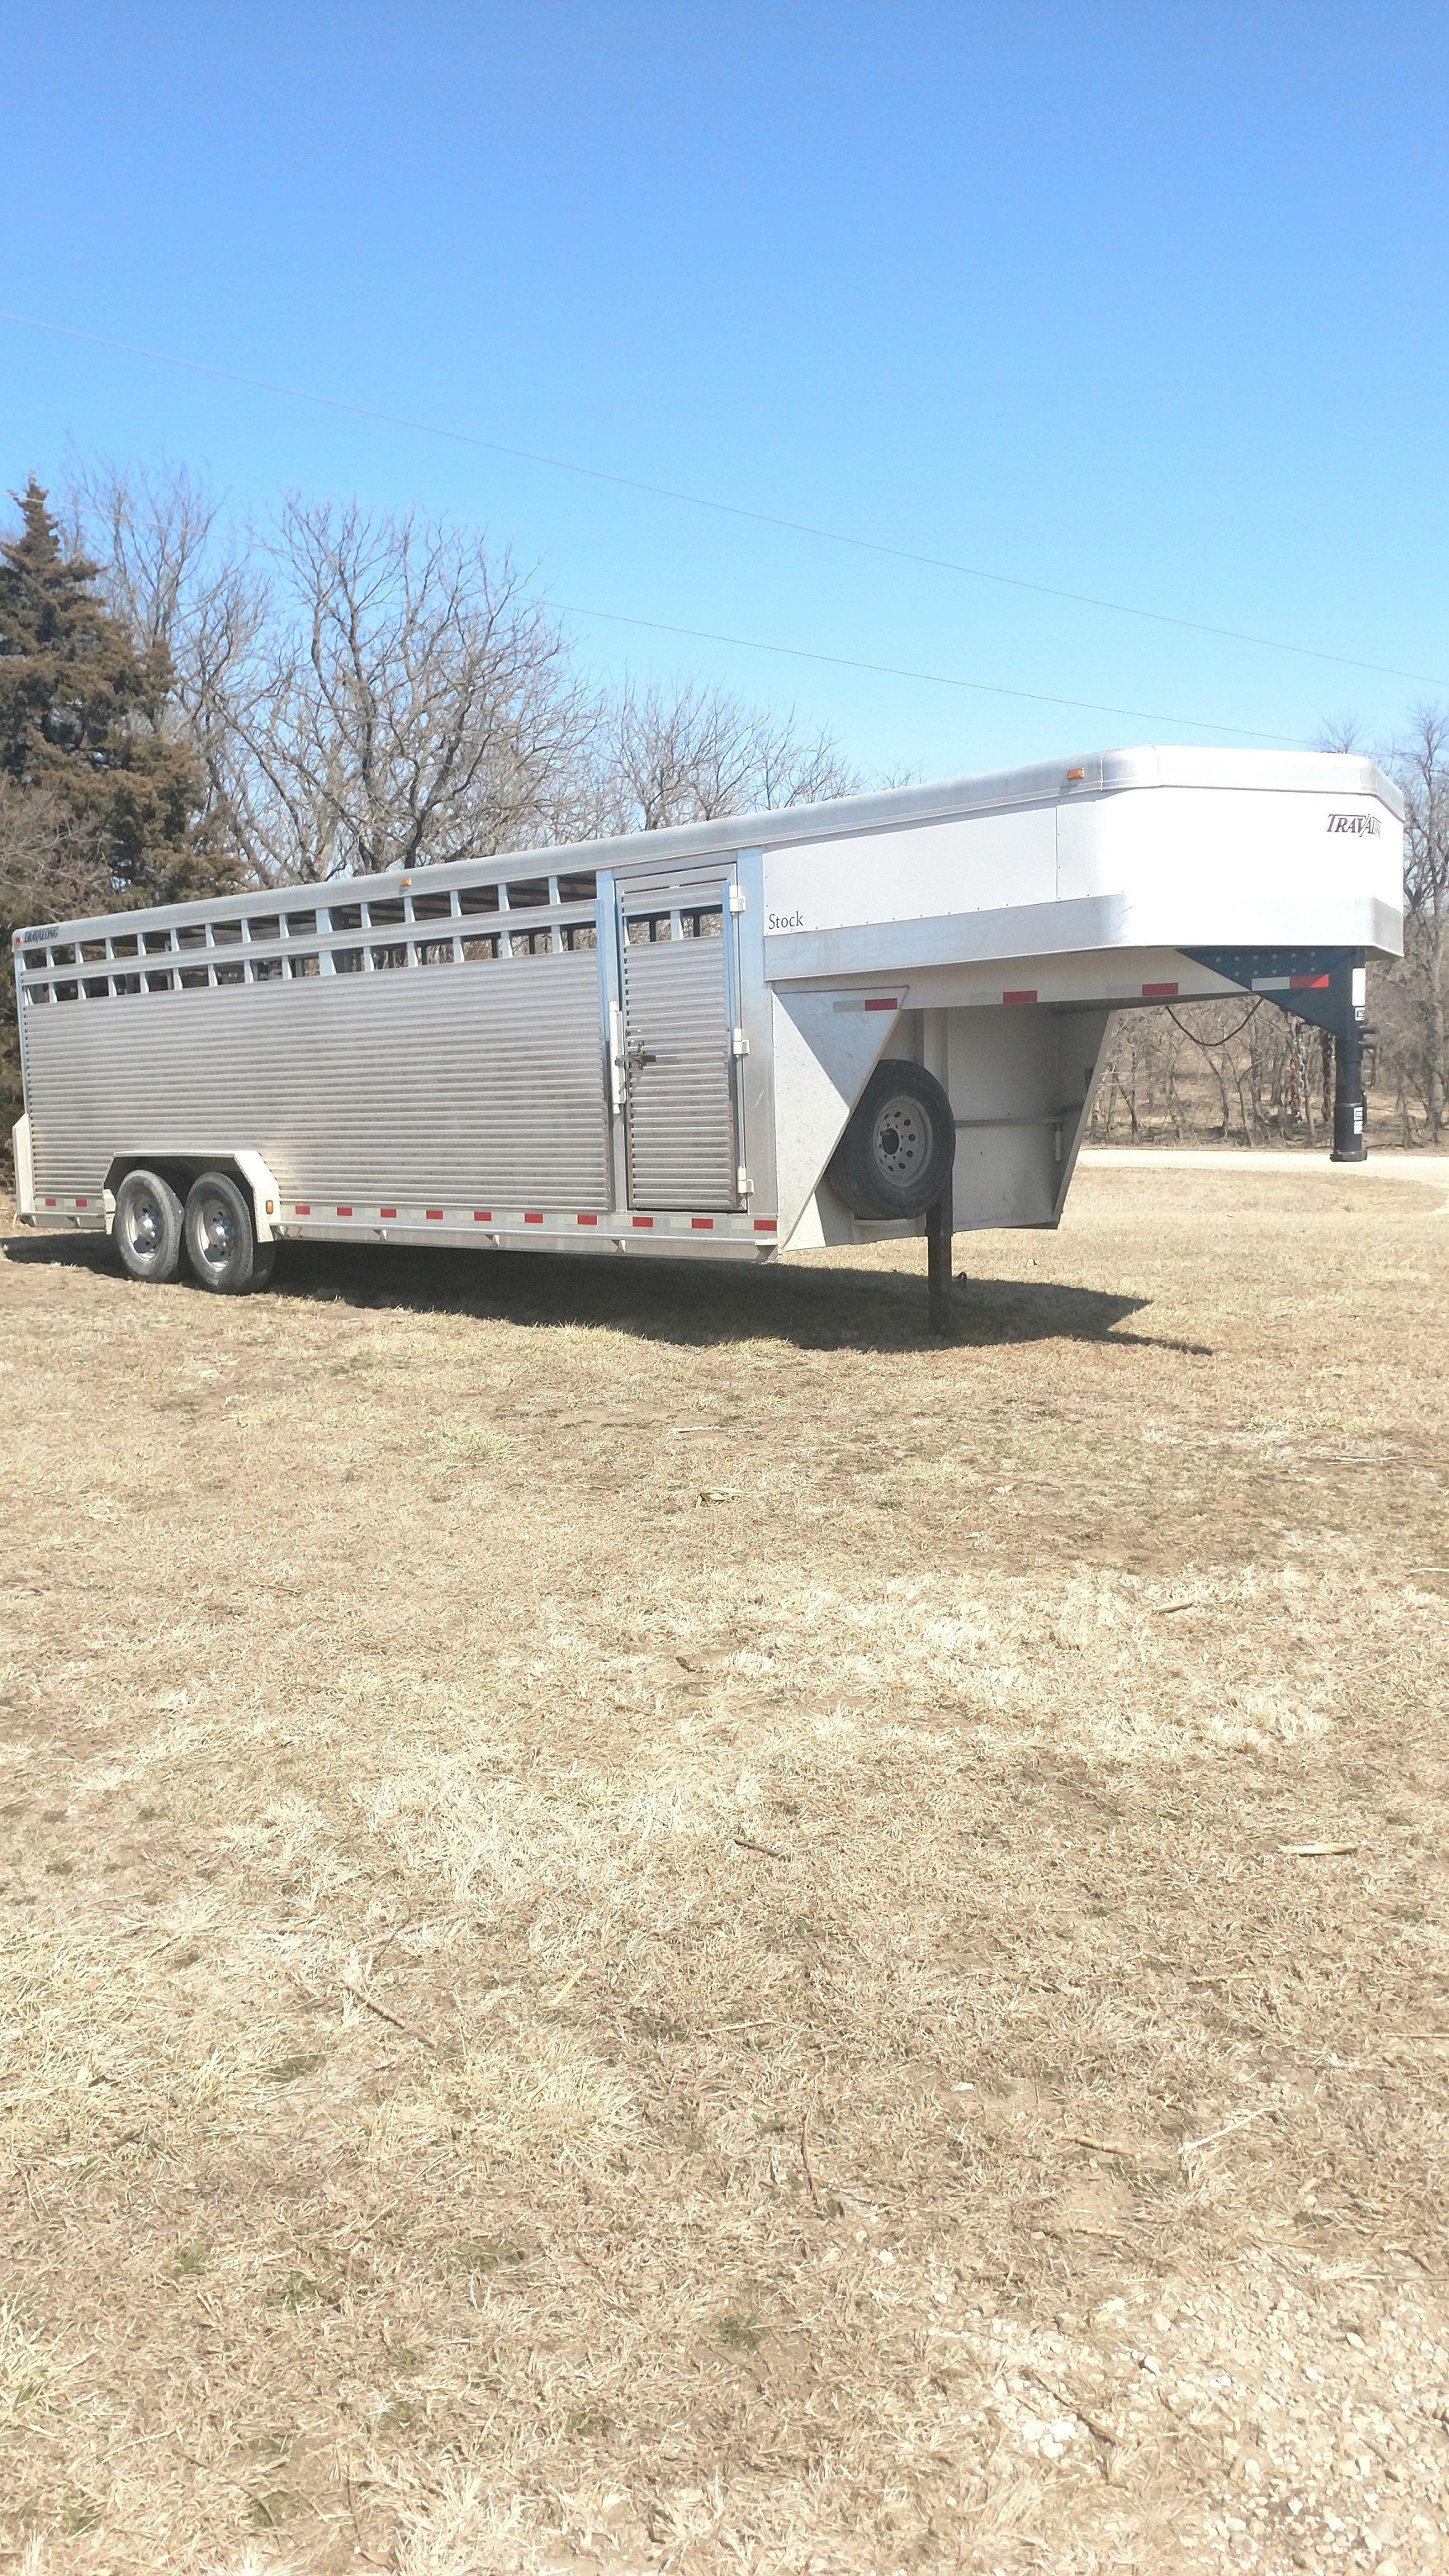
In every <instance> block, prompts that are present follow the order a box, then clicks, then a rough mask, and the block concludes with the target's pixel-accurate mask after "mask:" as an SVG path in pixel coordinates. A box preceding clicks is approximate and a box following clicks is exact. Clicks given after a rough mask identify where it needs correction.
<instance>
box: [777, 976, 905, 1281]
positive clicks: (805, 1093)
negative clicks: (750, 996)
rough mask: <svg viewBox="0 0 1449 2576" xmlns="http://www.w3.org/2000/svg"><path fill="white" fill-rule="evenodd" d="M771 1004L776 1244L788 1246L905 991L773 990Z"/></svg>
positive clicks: (889, 987) (887, 987)
mask: <svg viewBox="0 0 1449 2576" xmlns="http://www.w3.org/2000/svg"><path fill="white" fill-rule="evenodd" d="M774 1001H775V1158H776V1159H775V1179H776V1187H777V1190H778V1194H779V1195H778V1201H777V1205H778V1210H779V1218H780V1241H781V1243H782V1244H787V1243H788V1242H789V1239H790V1237H791V1235H792V1234H793V1233H794V1231H795V1228H796V1226H797V1225H798V1224H799V1222H800V1219H801V1217H802V1216H803V1215H804V1213H805V1210H806V1209H807V1208H808V1207H809V1205H810V1202H811V1200H812V1199H813V1198H814V1195H815V1192H816V1189H817V1187H818V1185H819V1183H820V1180H821V1178H822V1176H823V1174H824V1171H825V1167H826V1164H827V1163H828V1162H829V1160H830V1157H831V1155H832V1154H833V1153H834V1151H835V1148H836V1146H837V1145H838V1144H839V1142H840V1139H841V1135H842V1133H843V1131H844V1127H845V1122H846V1120H847V1118H848V1117H849V1116H850V1113H851V1111H852V1109H853V1108H854V1107H855V1104H856V1102H857V1100H858V1099H859V1098H860V1095H861V1092H862V1090H863V1089H864V1087H865V1084H866V1082H867V1081H868V1080H869V1078H870V1075H871V1073H872V1072H873V1071H874V1068H875V1064H876V1060H877V1058H878V1057H879V1056H880V1055H881V1054H882V1053H883V1051H884V1049H885V1046H886V1044H887V1042H888V1040H889V1039H890V1037H891V1036H892V1034H893V1032H894V1031H895V1029H896V1027H897V1026H898V1024H899V1021H900V1015H901V1012H902V1011H903V1010H904V1008H905V1004H906V986H905V985H904V984H903V983H894V984H883V985H881V986H880V987H879V988H878V989H875V990H872V991H869V992H853V993H852V992H835V993H830V992H825V993H821V992H806V991H801V990H796V991H792V992H781V991H779V990H777V991H776V993H775V997H774Z"/></svg>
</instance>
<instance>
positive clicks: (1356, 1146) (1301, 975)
mask: <svg viewBox="0 0 1449 2576" xmlns="http://www.w3.org/2000/svg"><path fill="white" fill-rule="evenodd" d="M1183 955H1184V956H1185V957H1192V958H1195V959H1196V961H1197V963H1198V964H1199V965H1200V966H1210V967H1211V968H1212V970H1213V973H1214V974H1215V975H1224V976H1226V977H1227V979H1228V981H1229V982H1230V983H1233V984H1241V986H1242V988H1243V990H1244V992H1245V993H1257V994H1260V995H1261V996H1262V998H1263V999H1264V1000H1265V1001H1269V1002H1276V1003H1277V1005H1278V1008H1279V1010H1281V1011H1287V1012H1289V1013H1290V1014H1291V1016H1292V1017H1293V1018H1294V1019H1295V1020H1307V1021H1309V1022H1310V1023H1311V1025H1312V1026H1313V1027H1315V1028H1319V1029H1326V1030H1328V1031H1329V1033H1330V1034H1331V1036H1332V1039H1333V1064H1334V1084H1333V1151H1332V1153H1331V1154H1330V1156H1329V1160H1330V1162H1333V1163H1366V1162H1367V1161H1368V1147H1367V1145H1366V1144H1365V1142H1364V1099H1363V1042H1364V1036H1365V1029H1364V1016H1365V1007H1366V1004H1365V983H1364V962H1363V951H1362V949H1361V948H1323V949H1316V948H1281V949H1279V948H1187V949H1184V951H1183Z"/></svg>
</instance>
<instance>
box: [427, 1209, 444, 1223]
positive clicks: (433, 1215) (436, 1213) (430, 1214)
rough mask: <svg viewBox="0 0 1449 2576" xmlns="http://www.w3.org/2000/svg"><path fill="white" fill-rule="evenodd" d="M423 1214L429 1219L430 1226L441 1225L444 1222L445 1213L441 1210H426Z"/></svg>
mask: <svg viewBox="0 0 1449 2576" xmlns="http://www.w3.org/2000/svg"><path fill="white" fill-rule="evenodd" d="M423 1214H424V1216H425V1217H426V1218H427V1220H428V1223H429V1225H441V1224H442V1222H443V1211H442V1209H441V1208H424V1210H423Z"/></svg>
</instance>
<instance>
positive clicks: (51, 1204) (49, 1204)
mask: <svg viewBox="0 0 1449 2576" xmlns="http://www.w3.org/2000/svg"><path fill="white" fill-rule="evenodd" d="M45 1204H46V1206H47V1207H54V1205H55V1201H54V1199H47V1200H46V1202H45Z"/></svg>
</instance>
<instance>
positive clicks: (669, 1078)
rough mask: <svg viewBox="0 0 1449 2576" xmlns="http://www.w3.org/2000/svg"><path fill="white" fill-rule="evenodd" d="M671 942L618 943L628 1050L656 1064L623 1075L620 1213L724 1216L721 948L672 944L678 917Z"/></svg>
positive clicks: (727, 1166)
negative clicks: (714, 1212)
mask: <svg viewBox="0 0 1449 2576" xmlns="http://www.w3.org/2000/svg"><path fill="white" fill-rule="evenodd" d="M678 899H679V898H678V896H676V897H675V900H676V902H677V901H678ZM727 921H728V917H727V916H726V924H727ZM675 933H676V935H675V936H674V937H672V938H669V939H661V940H658V941H653V940H635V939H630V938H628V937H626V939H625V942H624V1027H625V1035H626V1039H627V1041H628V1047H629V1048H630V1049H633V1048H635V1047H642V1048H643V1049H644V1050H645V1052H646V1053H647V1054H649V1055H652V1056H654V1057H655V1058H656V1059H657V1061H656V1062H654V1063H652V1064H649V1063H645V1064H631V1065H630V1069H629V1105H628V1140H629V1204H630V1206H631V1207H637V1208H732V1207H736V1206H738V1204H739V1197H738V1190H737V1185H736V1169H735V1167H736V1163H737V1160H738V1155H737V1150H736V1144H735V1120H734V1067H733V1063H732V1060H731V1055H730V1019H729V991H728V982H727V963H726V953H725V939H724V937H723V936H717V937H714V938H699V939H683V938H680V937H679V936H678V916H677V915H676V917H675Z"/></svg>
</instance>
